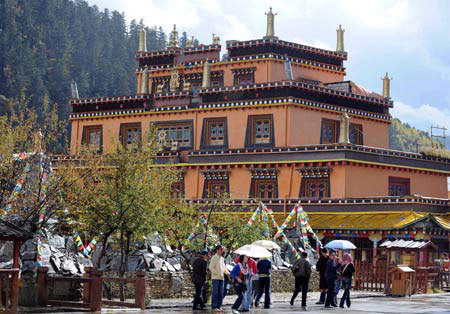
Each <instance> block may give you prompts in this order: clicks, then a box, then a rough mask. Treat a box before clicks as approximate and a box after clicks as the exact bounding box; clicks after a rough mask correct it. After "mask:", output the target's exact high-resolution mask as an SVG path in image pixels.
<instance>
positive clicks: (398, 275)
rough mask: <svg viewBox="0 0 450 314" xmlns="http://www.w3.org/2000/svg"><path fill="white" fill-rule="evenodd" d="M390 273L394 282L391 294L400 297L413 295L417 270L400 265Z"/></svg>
mask: <svg viewBox="0 0 450 314" xmlns="http://www.w3.org/2000/svg"><path fill="white" fill-rule="evenodd" d="M390 273H391V280H392V292H391V294H392V295H394V296H399V297H404V296H406V295H407V294H408V295H411V291H412V282H413V276H414V273H415V270H414V269H412V268H410V267H408V266H406V265H398V266H396V267H395V268H394V269H392V270H391V271H390Z"/></svg>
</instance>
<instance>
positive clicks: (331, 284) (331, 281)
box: [325, 251, 341, 308]
mask: <svg viewBox="0 0 450 314" xmlns="http://www.w3.org/2000/svg"><path fill="white" fill-rule="evenodd" d="M339 267H341V264H340V263H339V259H338V258H336V253H335V252H334V251H331V252H330V257H329V258H328V262H327V271H326V273H325V277H326V279H327V287H328V290H327V300H326V301H325V307H327V308H329V307H331V306H334V307H337V304H335V303H334V289H335V286H336V280H337V278H338V274H337V270H338V269H339Z"/></svg>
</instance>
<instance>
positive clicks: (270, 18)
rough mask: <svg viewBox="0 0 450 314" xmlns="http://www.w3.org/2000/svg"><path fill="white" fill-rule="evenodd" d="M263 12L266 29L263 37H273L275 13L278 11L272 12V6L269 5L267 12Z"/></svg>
mask: <svg viewBox="0 0 450 314" xmlns="http://www.w3.org/2000/svg"><path fill="white" fill-rule="evenodd" d="M264 14H265V15H267V30H266V36H265V37H271V38H273V37H275V15H277V14H278V13H273V12H272V7H270V9H269V12H267V13H264ZM275 38H276V37H275Z"/></svg>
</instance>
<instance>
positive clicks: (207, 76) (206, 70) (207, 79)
mask: <svg viewBox="0 0 450 314" xmlns="http://www.w3.org/2000/svg"><path fill="white" fill-rule="evenodd" d="M210 86H211V69H210V67H209V62H208V59H206V60H205V62H204V63H203V81H202V88H208V87H210Z"/></svg>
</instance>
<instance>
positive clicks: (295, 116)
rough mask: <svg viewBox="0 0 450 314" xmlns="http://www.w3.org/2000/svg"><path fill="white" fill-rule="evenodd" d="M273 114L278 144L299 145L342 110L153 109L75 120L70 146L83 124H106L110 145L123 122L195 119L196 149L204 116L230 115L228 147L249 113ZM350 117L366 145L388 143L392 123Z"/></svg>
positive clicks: (241, 134)
mask: <svg viewBox="0 0 450 314" xmlns="http://www.w3.org/2000/svg"><path fill="white" fill-rule="evenodd" d="M261 114H273V118H274V120H273V121H274V127H275V146H296V145H308V144H319V143H320V128H321V121H322V118H328V119H335V120H339V119H340V117H341V115H340V114H339V113H329V112H323V111H315V110H310V109H305V108H300V107H294V106H291V105H278V106H272V107H262V106H261V107H246V108H230V109H220V110H207V111H186V112H183V113H174V112H172V113H170V112H166V113H151V114H144V115H139V116H120V117H107V118H91V119H83V120H73V121H72V138H71V149H72V152H73V153H75V152H76V151H77V149H78V148H79V146H80V144H81V137H82V131H83V127H84V126H89V125H98V124H102V125H103V148H104V149H105V150H107V149H108V147H109V146H110V143H111V138H112V137H116V138H118V136H119V130H120V124H121V123H131V122H139V121H140V122H141V124H142V134H146V133H147V131H148V129H149V125H150V121H174V120H193V122H194V140H195V149H200V143H201V136H202V134H201V133H202V125H203V122H204V119H205V118H218V117H227V122H228V146H229V148H243V147H244V144H245V133H246V130H247V119H248V116H249V115H261ZM350 121H351V122H353V123H359V124H362V125H363V133H364V145H366V146H374V147H381V148H388V146H389V124H387V123H383V122H378V121H371V120H366V119H361V118H358V117H355V116H351V118H350Z"/></svg>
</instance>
